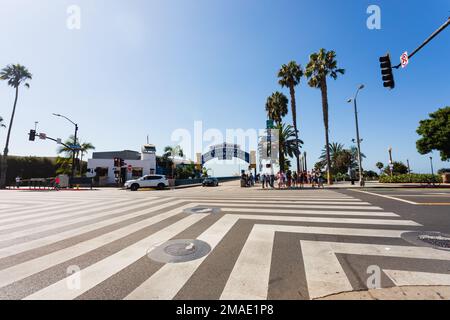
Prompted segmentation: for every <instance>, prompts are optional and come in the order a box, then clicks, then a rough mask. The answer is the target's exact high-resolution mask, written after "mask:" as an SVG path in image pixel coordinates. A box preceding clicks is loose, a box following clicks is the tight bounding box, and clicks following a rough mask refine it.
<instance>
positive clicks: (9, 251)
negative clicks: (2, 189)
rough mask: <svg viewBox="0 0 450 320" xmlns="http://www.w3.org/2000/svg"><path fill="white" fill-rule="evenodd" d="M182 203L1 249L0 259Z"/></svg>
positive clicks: (139, 212) (143, 211) (142, 211)
mask: <svg viewBox="0 0 450 320" xmlns="http://www.w3.org/2000/svg"><path fill="white" fill-rule="evenodd" d="M181 202H182V201H179V200H177V201H173V202H170V203H165V204H162V205H158V206H155V207H152V208H149V209H144V210H140V211H136V212H132V213H128V214H124V215H121V216H119V217H115V218H108V219H105V220H103V221H100V222H96V223H92V224H89V225H86V226H81V227H77V228H73V229H71V230H67V231H64V232H60V233H57V234H52V235H49V236H46V237H42V238H39V239H36V240H30V241H27V242H24V243H19V244H15V245H11V246H8V247H5V248H3V249H0V258H5V257H8V256H11V255H16V254H19V253H21V252H24V251H29V250H33V249H36V248H39V247H41V246H46V245H49V244H52V243H55V242H61V241H64V240H66V239H69V238H71V237H75V236H79V235H82V234H84V233H88V232H91V231H95V230H98V229H101V228H104V227H108V226H111V225H113V224H116V223H120V222H123V221H126V220H128V219H132V218H135V217H138V216H141V215H144V214H149V213H152V212H156V211H158V210H163V209H165V208H167V207H171V206H174V205H177V204H179V203H181Z"/></svg>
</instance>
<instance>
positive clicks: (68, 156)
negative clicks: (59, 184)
mask: <svg viewBox="0 0 450 320" xmlns="http://www.w3.org/2000/svg"><path fill="white" fill-rule="evenodd" d="M77 142H78V144H79V145H80V149H79V150H78V151H77V152H76V153H75V167H78V170H79V173H80V176H81V175H82V174H83V157H84V155H85V154H86V153H88V152H89V151H91V150H95V147H94V145H93V144H92V143H90V142H83V143H80V139H78V138H77ZM64 144H65V145H67V146H70V145H74V144H75V136H74V135H71V136H70V137H69V138H68V139H67V140H66V141H64ZM57 152H58V154H59V155H61V154H62V155H63V157H61V159H60V161H59V162H58V161H57V164H58V165H61V164H63V165H64V167H66V166H67V165H69V166H71V165H72V149H70V148H69V147H66V146H64V145H61V146H60V147H59V148H58V150H57ZM62 159H65V160H64V161H63V160H62ZM67 161H69V162H67ZM65 170H66V169H64V174H66V171H65ZM70 173H71V172H70V170H69V174H70ZM59 174H62V173H61V172H60V173H59Z"/></svg>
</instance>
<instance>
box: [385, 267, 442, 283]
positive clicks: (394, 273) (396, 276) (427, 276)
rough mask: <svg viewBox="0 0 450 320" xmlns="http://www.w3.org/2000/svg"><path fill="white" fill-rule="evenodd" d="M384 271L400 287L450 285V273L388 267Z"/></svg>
mask: <svg viewBox="0 0 450 320" xmlns="http://www.w3.org/2000/svg"><path fill="white" fill-rule="evenodd" d="M383 272H384V273H385V274H386V275H387V276H388V277H389V279H391V280H392V282H393V283H394V284H395V285H396V286H398V287H405V286H450V274H445V273H430V272H417V271H404V270H386V269H383Z"/></svg>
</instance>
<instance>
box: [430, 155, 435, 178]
mask: <svg viewBox="0 0 450 320" xmlns="http://www.w3.org/2000/svg"><path fill="white" fill-rule="evenodd" d="M430 163H431V175H432V176H434V168H433V157H430Z"/></svg>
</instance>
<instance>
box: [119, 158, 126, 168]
mask: <svg viewBox="0 0 450 320" xmlns="http://www.w3.org/2000/svg"><path fill="white" fill-rule="evenodd" d="M119 160H120V161H119V162H120V167H121V168H122V167H124V166H125V160H123V159H119Z"/></svg>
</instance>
